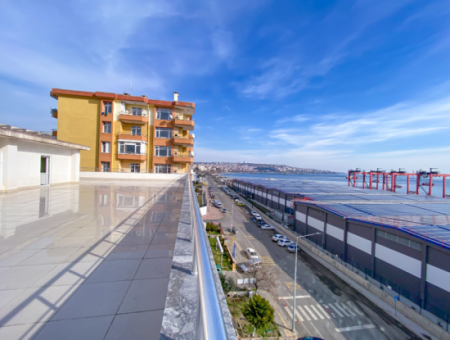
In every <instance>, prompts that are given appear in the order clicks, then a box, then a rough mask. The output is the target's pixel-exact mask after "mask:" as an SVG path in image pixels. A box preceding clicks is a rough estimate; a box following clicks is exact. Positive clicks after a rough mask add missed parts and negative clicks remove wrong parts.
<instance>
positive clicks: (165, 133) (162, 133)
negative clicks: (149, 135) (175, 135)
mask: <svg viewBox="0 0 450 340" xmlns="http://www.w3.org/2000/svg"><path fill="white" fill-rule="evenodd" d="M156 138H172V129H164V128H156Z"/></svg>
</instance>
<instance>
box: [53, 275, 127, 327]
mask: <svg viewBox="0 0 450 340" xmlns="http://www.w3.org/2000/svg"><path fill="white" fill-rule="evenodd" d="M129 285H130V281H117V282H102V283H93V284H83V285H82V286H81V287H80V288H79V289H78V290H77V291H76V292H75V293H74V294H73V295H72V296H71V297H70V299H69V300H68V301H67V303H66V304H65V305H64V306H63V307H62V308H61V310H60V311H59V312H58V313H57V314H56V315H55V316H54V317H53V319H52V320H63V319H73V318H83V317H91V316H103V315H111V314H115V313H116V312H117V310H118V308H119V306H120V303H121V302H122V299H123V297H124V296H125V293H126V291H127V289H128V286H129Z"/></svg>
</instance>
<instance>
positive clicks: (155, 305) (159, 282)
mask: <svg viewBox="0 0 450 340" xmlns="http://www.w3.org/2000/svg"><path fill="white" fill-rule="evenodd" d="M168 284H169V278H165V279H152V280H135V281H133V282H132V283H131V285H130V288H129V289H128V292H127V294H126V295H125V298H124V299H123V302H122V304H121V306H120V308H119V312H118V313H119V314H123V313H133V312H143V311H149V310H157V309H164V306H165V303H166V295H167V288H168Z"/></svg>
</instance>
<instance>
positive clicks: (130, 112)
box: [119, 110, 148, 117]
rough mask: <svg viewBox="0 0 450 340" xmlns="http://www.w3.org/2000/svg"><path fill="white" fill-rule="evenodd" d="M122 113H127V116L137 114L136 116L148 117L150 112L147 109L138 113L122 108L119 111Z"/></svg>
mask: <svg viewBox="0 0 450 340" xmlns="http://www.w3.org/2000/svg"><path fill="white" fill-rule="evenodd" d="M119 114H120V115H127V116H136V117H147V116H148V112H147V111H142V113H141V114H140V115H137V114H133V111H129V110H125V111H124V110H121V111H120V112H119Z"/></svg>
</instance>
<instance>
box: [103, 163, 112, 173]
mask: <svg viewBox="0 0 450 340" xmlns="http://www.w3.org/2000/svg"><path fill="white" fill-rule="evenodd" d="M102 171H103V172H110V171H111V167H110V163H109V162H102Z"/></svg>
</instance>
